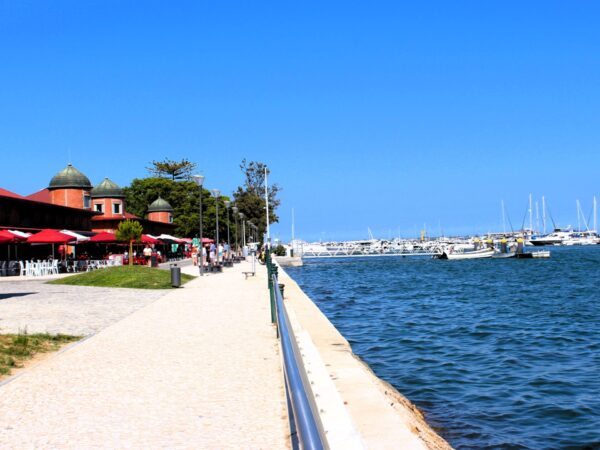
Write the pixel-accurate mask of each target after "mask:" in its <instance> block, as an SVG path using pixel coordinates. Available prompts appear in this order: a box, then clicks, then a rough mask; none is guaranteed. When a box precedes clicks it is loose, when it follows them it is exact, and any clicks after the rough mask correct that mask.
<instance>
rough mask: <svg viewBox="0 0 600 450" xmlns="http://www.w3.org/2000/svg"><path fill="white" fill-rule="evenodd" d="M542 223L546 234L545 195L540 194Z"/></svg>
mask: <svg viewBox="0 0 600 450" xmlns="http://www.w3.org/2000/svg"><path fill="white" fill-rule="evenodd" d="M542 225H543V226H544V234H546V197H544V196H543V195H542Z"/></svg>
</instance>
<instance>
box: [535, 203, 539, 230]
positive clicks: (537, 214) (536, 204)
mask: <svg viewBox="0 0 600 450" xmlns="http://www.w3.org/2000/svg"><path fill="white" fill-rule="evenodd" d="M535 232H536V234H537V233H539V232H540V208H539V204H538V202H537V200H536V201H535Z"/></svg>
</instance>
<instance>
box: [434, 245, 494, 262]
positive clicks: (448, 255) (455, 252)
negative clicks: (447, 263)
mask: <svg viewBox="0 0 600 450" xmlns="http://www.w3.org/2000/svg"><path fill="white" fill-rule="evenodd" d="M494 253H495V251H494V249H493V248H478V249H475V248H472V249H467V248H465V247H464V246H453V245H451V246H449V247H446V248H444V249H443V250H442V253H441V254H439V255H436V258H438V259H480V258H491V257H492V256H494Z"/></svg>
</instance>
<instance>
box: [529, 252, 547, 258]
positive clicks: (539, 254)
mask: <svg viewBox="0 0 600 450" xmlns="http://www.w3.org/2000/svg"><path fill="white" fill-rule="evenodd" d="M531 257H532V258H550V250H540V251H538V252H531Z"/></svg>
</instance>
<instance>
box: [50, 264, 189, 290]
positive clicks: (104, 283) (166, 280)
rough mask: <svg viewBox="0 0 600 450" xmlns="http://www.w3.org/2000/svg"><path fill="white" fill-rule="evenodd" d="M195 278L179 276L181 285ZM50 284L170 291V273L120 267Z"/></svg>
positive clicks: (67, 278) (154, 269)
mask: <svg viewBox="0 0 600 450" xmlns="http://www.w3.org/2000/svg"><path fill="white" fill-rule="evenodd" d="M194 278H195V277H192V276H190V275H186V274H183V273H182V274H181V284H184V283H187V282H188V281H190V280H193V279H194ZM50 283H51V284H68V285H76V286H98V287H120V288H137V289H171V271H170V270H162V269H156V268H151V267H146V266H132V267H129V266H120V267H109V268H107V269H98V270H94V271H93V272H86V273H80V274H78V275H73V276H70V277H65V278H59V279H58V280H52V281H50Z"/></svg>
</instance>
